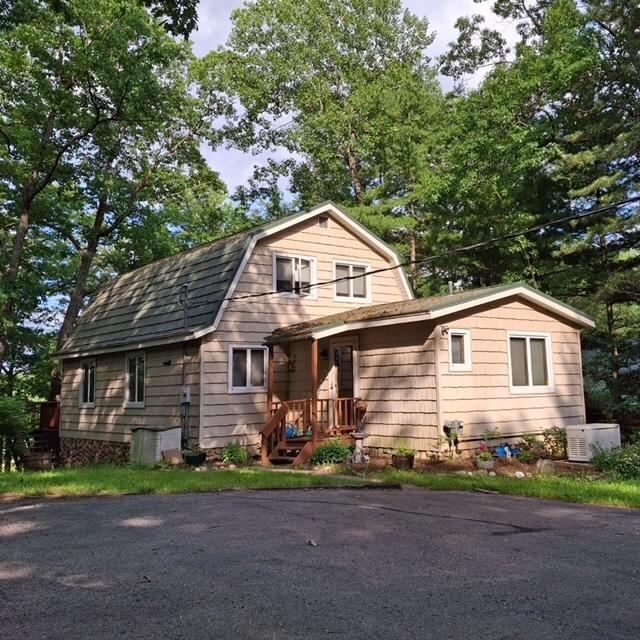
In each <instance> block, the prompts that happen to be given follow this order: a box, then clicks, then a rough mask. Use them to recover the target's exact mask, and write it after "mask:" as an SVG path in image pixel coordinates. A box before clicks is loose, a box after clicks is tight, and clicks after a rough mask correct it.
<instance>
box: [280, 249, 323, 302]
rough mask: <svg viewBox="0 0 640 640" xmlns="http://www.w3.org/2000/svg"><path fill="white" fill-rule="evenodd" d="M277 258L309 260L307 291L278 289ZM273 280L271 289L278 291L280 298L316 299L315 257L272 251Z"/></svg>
mask: <svg viewBox="0 0 640 640" xmlns="http://www.w3.org/2000/svg"><path fill="white" fill-rule="evenodd" d="M278 258H286V259H289V260H307V261H308V262H309V265H310V268H311V276H310V282H309V284H310V285H311V287H310V288H309V293H296V292H295V291H278V270H277V264H278ZM272 269H273V282H272V287H273V291H278V295H279V296H280V297H282V298H296V299H304V300H317V298H318V287H315V286H313V285H315V284H317V282H318V278H317V276H316V259H315V258H313V257H312V256H301V255H298V254H293V253H279V252H274V253H273V265H272Z"/></svg>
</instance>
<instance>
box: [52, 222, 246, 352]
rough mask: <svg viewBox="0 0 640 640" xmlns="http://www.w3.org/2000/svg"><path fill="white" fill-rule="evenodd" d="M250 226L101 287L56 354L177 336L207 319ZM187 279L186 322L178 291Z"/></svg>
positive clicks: (225, 288)
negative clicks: (238, 232)
mask: <svg viewBox="0 0 640 640" xmlns="http://www.w3.org/2000/svg"><path fill="white" fill-rule="evenodd" d="M251 235H252V232H245V233H240V234H237V235H235V236H231V237H230V238H223V239H221V240H217V241H215V242H210V243H208V244H204V245H201V246H199V247H196V248H194V249H191V250H188V251H184V252H182V253H179V254H177V255H175V256H171V257H169V258H164V259H162V260H158V261H156V262H152V263H151V264H148V265H147V266H145V267H141V268H139V269H136V270H135V271H131V272H129V273H125V274H124V275H122V276H120V277H118V278H116V279H115V280H113V281H111V282H109V283H107V284H106V285H105V286H104V287H102V288H101V289H100V290H99V291H98V293H97V294H96V296H95V298H94V299H93V301H92V302H91V304H90V305H89V306H88V307H87V309H86V311H85V312H84V313H83V314H82V315H81V316H80V318H79V319H78V322H77V324H76V326H75V329H74V330H73V333H72V334H71V336H70V338H69V339H68V340H67V342H66V343H65V345H64V347H63V348H62V350H61V351H60V354H61V355H70V354H77V353H83V352H90V351H92V350H94V349H97V348H99V349H101V350H108V349H109V347H113V346H121V345H126V344H138V343H143V342H147V341H150V340H153V339H156V338H160V337H162V338H169V337H173V338H175V339H179V338H180V337H183V336H185V335H188V334H191V333H194V332H196V331H198V330H199V329H204V328H205V327H207V326H209V325H211V323H212V322H213V319H214V318H215V316H216V314H217V312H218V310H219V309H220V307H221V305H222V300H223V299H224V297H225V295H226V293H227V291H228V290H229V285H230V284H231V281H232V280H233V277H234V276H235V274H236V272H237V270H238V268H239V266H240V263H241V262H242V258H243V256H244V255H245V252H246V250H247V248H248V246H249V242H250V239H251ZM183 285H188V296H189V309H188V312H187V317H186V322H185V314H184V312H183V309H182V307H181V306H180V305H179V304H178V296H179V293H180V289H181V287H182V286H183Z"/></svg>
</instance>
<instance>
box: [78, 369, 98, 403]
mask: <svg viewBox="0 0 640 640" xmlns="http://www.w3.org/2000/svg"><path fill="white" fill-rule="evenodd" d="M95 401H96V361H95V360H86V361H85V362H83V363H82V370H81V376H80V406H82V407H92V406H94V404H95Z"/></svg>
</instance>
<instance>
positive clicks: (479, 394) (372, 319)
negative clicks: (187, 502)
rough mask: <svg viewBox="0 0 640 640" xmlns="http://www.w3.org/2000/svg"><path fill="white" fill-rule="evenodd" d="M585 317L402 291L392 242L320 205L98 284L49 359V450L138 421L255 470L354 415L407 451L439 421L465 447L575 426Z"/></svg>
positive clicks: (425, 449)
mask: <svg viewBox="0 0 640 640" xmlns="http://www.w3.org/2000/svg"><path fill="white" fill-rule="evenodd" d="M591 326H593V321H592V319H591V318H589V317H588V316H585V315H584V314H582V313H581V312H580V311H578V310H576V309H573V308H572V307H569V306H567V305H565V304H563V303H561V302H560V301H558V300H555V299H553V298H550V297H549V296H546V295H544V294H542V293H540V292H538V291H536V290H535V289H532V288H530V287H528V286H526V285H523V284H512V285H503V286H498V287H488V288H485V289H478V290H475V291H464V292H459V293H455V294H452V295H447V296H437V297H432V298H423V299H414V298H413V295H412V293H411V289H410V287H409V285H408V283H407V280H406V277H405V275H404V273H403V271H402V269H401V268H400V265H399V260H398V257H397V255H396V254H395V253H394V251H393V250H391V249H390V248H389V247H388V246H387V245H385V244H384V243H383V242H382V241H380V240H379V239H378V238H377V237H376V236H374V235H373V234H372V233H370V232H369V231H368V230H366V229H365V228H364V227H362V226H361V225H360V224H358V223H357V222H356V221H354V220H353V219H352V218H350V217H349V216H348V215H347V214H345V213H344V212H342V211H341V210H340V209H338V208H337V207H336V206H335V205H333V204H331V203H325V204H322V205H318V206H317V207H314V208H313V209H310V210H308V211H305V212H302V213H300V214H296V215H294V216H291V217H289V218H285V219H282V220H279V221H276V222H273V223H268V224H266V225H262V226H260V227H257V228H255V229H253V230H250V231H247V232H244V233H240V234H237V235H235V236H232V237H229V238H225V239H222V240H218V241H216V242H212V243H209V244H206V245H203V246H200V247H196V248H195V249H191V250H189V251H186V252H183V253H181V254H178V255H176V256H172V257H170V258H165V259H164V260H160V261H157V262H154V263H152V264H150V265H147V266H146V267H142V268H140V269H137V270H135V271H133V272H131V273H128V274H125V275H123V276H121V277H120V278H117V279H116V280H114V281H113V282H112V283H110V284H108V285H107V286H105V287H104V288H103V289H102V290H101V291H100V292H99V293H98V294H97V296H96V297H95V299H94V300H93V302H92V303H91V304H90V305H89V307H88V308H87V310H86V311H85V313H84V314H83V315H82V317H81V318H80V319H79V321H78V323H77V326H76V328H75V330H74V332H73V334H72V335H71V337H70V339H69V340H68V341H67V343H66V344H65V345H64V348H63V350H62V351H61V352H60V354H59V358H60V359H61V360H62V363H63V366H62V369H63V380H62V400H61V449H62V453H63V456H64V457H66V458H67V459H72V460H93V459H100V458H115V459H124V458H126V457H128V453H129V447H130V441H131V429H132V428H133V427H138V426H149V427H160V426H165V425H167V426H168V425H173V426H182V427H183V433H184V435H185V438H188V441H189V443H192V444H193V443H198V444H199V445H200V446H201V447H202V448H204V449H207V450H209V451H212V452H213V453H216V452H219V450H220V449H221V447H223V446H224V445H225V444H226V443H227V442H229V441H231V440H239V441H241V442H242V443H243V444H244V445H245V446H247V448H248V449H249V450H250V451H251V452H252V453H257V452H258V451H259V452H260V453H261V455H262V459H263V461H264V463H265V464H268V463H270V462H281V463H286V462H302V461H304V460H306V459H308V458H309V456H310V455H311V453H312V451H313V450H314V448H315V447H316V446H317V444H318V442H320V441H321V440H323V439H324V438H327V437H331V436H334V435H342V436H345V437H348V435H347V434H349V433H350V432H352V431H353V430H354V428H355V427H356V426H362V424H364V432H365V433H366V434H367V440H366V443H365V444H366V446H367V447H368V448H369V449H370V450H371V451H373V452H376V451H385V450H388V449H390V448H392V447H394V446H397V445H398V444H399V443H400V442H403V443H405V444H406V445H408V446H410V447H412V448H414V449H416V450H417V451H418V452H419V453H420V455H428V454H429V453H430V452H433V451H435V450H436V449H437V448H438V447H439V446H440V443H441V440H442V436H443V433H444V428H445V425H456V424H457V425H461V426H462V429H461V431H460V432H459V439H460V446H461V448H462V449H470V448H473V447H475V446H476V445H477V441H478V440H479V439H480V438H481V437H482V435H483V433H484V432H485V431H486V430H488V429H498V430H500V432H501V434H502V437H504V438H505V439H506V438H515V437H520V436H521V435H522V434H523V433H540V432H541V431H542V430H543V429H545V428H547V427H550V426H553V425H558V426H562V425H568V424H575V423H581V422H584V421H585V408H584V395H583V388H582V373H581V354H580V331H581V329H582V328H585V327H591ZM185 400H187V401H188V402H183V401H185ZM365 406H366V413H365V412H364V409H365Z"/></svg>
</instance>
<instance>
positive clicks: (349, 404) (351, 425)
mask: <svg viewBox="0 0 640 640" xmlns="http://www.w3.org/2000/svg"><path fill="white" fill-rule="evenodd" d="M357 401H358V399H357V398H335V399H328V398H322V399H318V401H317V405H316V410H317V421H318V433H319V434H320V435H324V434H327V433H329V432H331V431H333V430H334V429H338V430H343V431H348V430H352V429H355V428H356V415H355V406H356V402H357ZM285 405H286V407H287V413H286V423H287V424H290V425H292V426H294V427H295V429H296V431H297V432H298V434H300V435H302V436H304V435H311V428H312V426H311V423H312V419H311V399H310V398H303V399H299V400H287V401H286V402H285V403H281V402H274V403H273V407H272V409H271V414H272V415H275V413H276V412H277V411H279V410H280V409H281V408H282V407H283V406H285Z"/></svg>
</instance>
